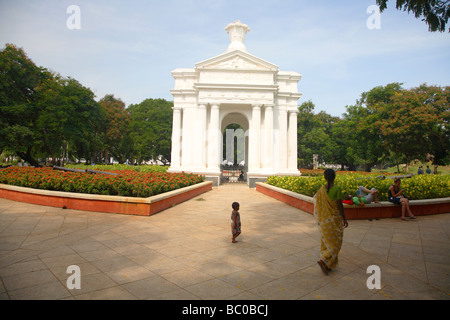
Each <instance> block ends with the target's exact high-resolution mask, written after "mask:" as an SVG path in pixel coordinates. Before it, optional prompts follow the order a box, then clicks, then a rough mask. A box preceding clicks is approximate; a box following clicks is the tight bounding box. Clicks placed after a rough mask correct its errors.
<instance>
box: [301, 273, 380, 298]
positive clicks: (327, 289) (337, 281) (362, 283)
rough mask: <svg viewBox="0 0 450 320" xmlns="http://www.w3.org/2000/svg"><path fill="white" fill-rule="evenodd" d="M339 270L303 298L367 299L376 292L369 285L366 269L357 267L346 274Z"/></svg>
mask: <svg viewBox="0 0 450 320" xmlns="http://www.w3.org/2000/svg"><path fill="white" fill-rule="evenodd" d="M337 272H338V271H336V274H335V277H330V280H329V281H328V282H327V284H326V285H324V286H322V287H320V288H318V289H316V290H314V291H312V292H310V293H309V294H308V295H305V296H303V297H302V299H325V300H342V299H345V300H367V299H370V298H371V296H372V295H373V294H374V293H375V291H374V290H371V289H369V288H368V287H367V284H366V281H367V277H368V275H367V274H366V270H363V269H361V268H357V269H355V270H354V271H352V272H351V273H348V274H346V275H344V276H339V275H338V274H337Z"/></svg>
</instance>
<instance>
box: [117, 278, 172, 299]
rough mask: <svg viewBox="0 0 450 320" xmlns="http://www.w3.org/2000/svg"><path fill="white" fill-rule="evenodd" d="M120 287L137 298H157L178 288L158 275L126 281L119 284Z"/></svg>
mask: <svg viewBox="0 0 450 320" xmlns="http://www.w3.org/2000/svg"><path fill="white" fill-rule="evenodd" d="M121 287H122V288H124V289H126V290H127V291H128V292H130V293H131V294H132V295H134V296H136V297H137V298H138V299H157V298H158V297H159V296H160V295H163V294H166V293H169V292H171V291H175V290H177V289H178V288H179V287H177V286H176V285H175V284H173V283H171V282H170V281H168V280H166V279H164V278H162V277H160V276H158V275H155V276H150V277H148V278H145V279H141V280H137V281H133V282H128V283H125V284H123V285H121Z"/></svg>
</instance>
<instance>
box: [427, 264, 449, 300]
mask: <svg viewBox="0 0 450 320" xmlns="http://www.w3.org/2000/svg"><path fill="white" fill-rule="evenodd" d="M427 270H428V268H427ZM427 275H428V282H429V284H430V286H432V287H434V288H437V289H439V290H441V291H442V292H444V293H447V296H448V297H449V298H450V274H449V273H448V272H433V271H428V272H427Z"/></svg>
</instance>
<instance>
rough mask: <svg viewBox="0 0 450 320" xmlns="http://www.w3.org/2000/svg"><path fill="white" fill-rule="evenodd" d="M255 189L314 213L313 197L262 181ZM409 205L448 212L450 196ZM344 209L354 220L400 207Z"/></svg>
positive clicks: (421, 211) (396, 213) (419, 210)
mask: <svg viewBox="0 0 450 320" xmlns="http://www.w3.org/2000/svg"><path fill="white" fill-rule="evenodd" d="M256 191H259V192H261V193H263V194H266V195H268V196H270V197H273V198H275V199H277V200H280V201H283V202H285V203H287V204H289V205H291V206H293V207H296V208H298V209H301V210H303V211H306V212H308V213H310V214H313V213H314V199H313V198H312V197H308V196H305V195H302V194H299V193H296V192H292V191H289V190H285V189H282V188H278V187H274V186H272V185H269V184H267V183H262V182H257V183H256ZM410 207H411V211H412V212H413V214H414V215H417V216H421V215H430V214H441V213H450V198H440V199H425V200H411V201H410ZM344 210H345V215H346V217H347V219H349V220H354V219H379V218H395V217H400V216H401V210H402V208H401V206H399V205H395V204H393V203H391V202H388V201H381V202H380V203H372V204H366V205H364V206H362V207H360V206H357V205H347V204H344Z"/></svg>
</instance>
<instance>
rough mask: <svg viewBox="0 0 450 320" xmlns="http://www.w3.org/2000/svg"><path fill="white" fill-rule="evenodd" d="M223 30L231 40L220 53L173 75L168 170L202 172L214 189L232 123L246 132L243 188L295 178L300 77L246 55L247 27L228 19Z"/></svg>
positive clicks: (178, 70)
mask: <svg viewBox="0 0 450 320" xmlns="http://www.w3.org/2000/svg"><path fill="white" fill-rule="evenodd" d="M225 30H226V31H227V32H228V34H229V35H230V45H229V46H228V49H227V50H226V52H224V53H222V54H220V55H218V56H216V57H213V58H210V59H208V60H205V61H202V62H199V63H197V64H196V65H195V67H194V68H189V69H184V68H183V69H175V70H174V71H172V75H173V77H174V78H175V88H174V89H173V90H171V91H170V92H171V93H172V95H173V97H174V107H173V129H172V156H171V158H172V160H171V166H170V168H169V172H181V171H184V172H192V173H197V174H202V175H205V176H206V179H207V180H212V181H213V182H214V185H219V184H220V176H221V166H220V165H221V164H222V163H223V161H224V159H225V156H226V155H225V154H224V151H223V136H224V135H225V128H226V127H227V126H228V125H229V124H238V125H240V126H241V127H242V128H243V131H244V132H245V139H244V140H245V144H244V146H243V148H244V149H245V150H244V152H243V153H244V159H245V160H244V161H243V162H244V163H245V171H246V177H247V181H248V184H249V186H250V187H254V184H255V182H256V181H263V180H264V179H265V178H267V177H268V176H270V175H299V174H300V173H299V171H298V169H297V113H298V104H297V100H298V99H299V98H300V97H301V94H300V93H298V88H297V87H298V82H299V81H300V78H301V75H300V74H298V73H297V72H291V71H289V72H287V71H279V70H278V66H276V65H274V64H272V63H270V62H267V61H265V60H263V59H260V58H258V57H256V56H254V55H252V54H250V53H248V52H247V49H246V47H245V45H244V39H245V35H246V34H247V32H248V31H250V29H249V28H248V26H247V25H245V24H243V23H241V22H240V21H235V22H233V23H230V24H229V25H228V26H227V27H226V28H225ZM268 45H270V44H268ZM280 49H282V48H280ZM241 131H242V130H241ZM227 140H228V139H227ZM239 141H242V137H241V139H239V138H238V144H239ZM241 145H242V144H241ZM241 148H242V147H241ZM241 153H242V152H241Z"/></svg>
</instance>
